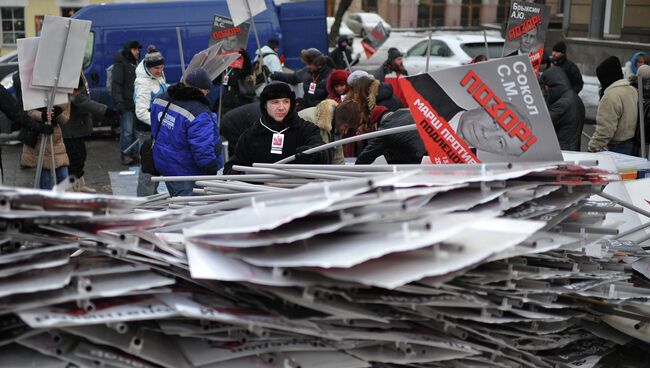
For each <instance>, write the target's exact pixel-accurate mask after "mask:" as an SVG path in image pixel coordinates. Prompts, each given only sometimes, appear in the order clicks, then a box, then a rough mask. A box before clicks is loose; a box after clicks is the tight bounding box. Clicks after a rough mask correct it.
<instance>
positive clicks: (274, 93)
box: [260, 82, 296, 113]
mask: <svg viewBox="0 0 650 368" xmlns="http://www.w3.org/2000/svg"><path fill="white" fill-rule="evenodd" d="M278 98H288V99H290V100H291V109H293V108H294V107H295V105H296V94H295V93H294V92H293V91H292V90H291V87H289V85H288V84H286V83H284V82H271V83H269V84H267V85H266V87H264V89H263V90H262V93H261V94H260V107H261V108H262V113H266V103H267V102H269V101H271V100H275V99H278Z"/></svg>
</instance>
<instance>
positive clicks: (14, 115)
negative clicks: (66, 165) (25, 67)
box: [0, 73, 52, 182]
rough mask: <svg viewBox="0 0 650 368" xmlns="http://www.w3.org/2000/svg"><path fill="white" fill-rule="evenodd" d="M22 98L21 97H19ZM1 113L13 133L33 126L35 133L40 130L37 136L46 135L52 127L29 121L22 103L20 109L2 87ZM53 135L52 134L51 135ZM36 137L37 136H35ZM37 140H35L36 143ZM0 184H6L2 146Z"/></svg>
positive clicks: (0, 150)
mask: <svg viewBox="0 0 650 368" xmlns="http://www.w3.org/2000/svg"><path fill="white" fill-rule="evenodd" d="M13 79H14V80H15V79H18V80H20V79H19V78H18V73H15V74H14V77H13ZM16 88H17V91H18V93H20V92H19V91H20V85H19V84H18V85H16ZM19 98H20V97H19ZM0 111H2V112H3V113H4V114H5V115H6V116H7V118H8V119H9V121H10V122H11V131H16V130H20V129H23V128H24V127H28V126H31V127H32V128H33V131H36V130H38V129H40V130H39V131H38V132H37V133H36V134H38V133H40V134H42V133H44V132H43V130H48V129H49V130H51V128H52V127H51V126H47V127H46V125H45V124H43V123H39V122H36V121H33V120H31V119H29V117H28V116H27V113H26V112H24V111H23V109H22V103H21V105H20V108H18V106H17V103H16V100H15V99H14V98H13V96H12V95H11V94H10V93H9V92H8V91H7V89H6V88H5V87H4V86H3V85H0ZM50 134H51V133H50ZM34 137H36V135H34ZM35 140H36V139H34V141H35ZM0 182H4V169H3V167H2V146H0Z"/></svg>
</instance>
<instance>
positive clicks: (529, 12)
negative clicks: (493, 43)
mask: <svg viewBox="0 0 650 368" xmlns="http://www.w3.org/2000/svg"><path fill="white" fill-rule="evenodd" d="M548 13H549V12H548V7H547V6H546V5H542V4H536V3H528V2H524V1H513V2H512V7H511V9H510V17H509V19H508V28H507V30H506V42H505V43H504V45H503V56H513V55H528V56H529V57H530V62H531V64H533V67H534V68H535V74H537V73H538V71H539V66H540V64H541V63H542V56H543V55H544V40H545V39H546V32H547V31H548V23H549V14H548Z"/></svg>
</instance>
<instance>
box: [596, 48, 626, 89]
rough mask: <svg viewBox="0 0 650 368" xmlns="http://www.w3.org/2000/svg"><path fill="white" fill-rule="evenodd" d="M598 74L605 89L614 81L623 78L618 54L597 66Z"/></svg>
mask: <svg viewBox="0 0 650 368" xmlns="http://www.w3.org/2000/svg"><path fill="white" fill-rule="evenodd" d="M596 76H597V77H598V81H599V82H600V86H601V88H602V90H603V91H604V90H606V89H607V87H609V86H611V85H612V83H614V82H616V81H617V80H619V79H623V71H622V70H621V62H620V60H618V58H617V57H616V56H610V57H608V58H607V59H605V60H604V61H603V62H602V63H600V65H598V67H597V68H596Z"/></svg>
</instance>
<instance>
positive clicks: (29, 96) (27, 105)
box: [17, 37, 79, 111]
mask: <svg viewBox="0 0 650 368" xmlns="http://www.w3.org/2000/svg"><path fill="white" fill-rule="evenodd" d="M39 39H40V37H30V38H19V39H18V40H17V43H18V70H19V73H20V85H21V91H22V98H23V109H24V110H25V111H29V110H34V109H38V108H41V107H46V106H47V99H48V93H47V91H46V90H43V89H38V88H33V87H31V85H32V72H33V70H34V62H35V61H36V51H37V50H38V44H39ZM77 75H79V72H77ZM77 78H78V77H77ZM67 102H68V94H67V93H65V92H58V93H56V94H55V95H54V105H61V104H65V103H67Z"/></svg>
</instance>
